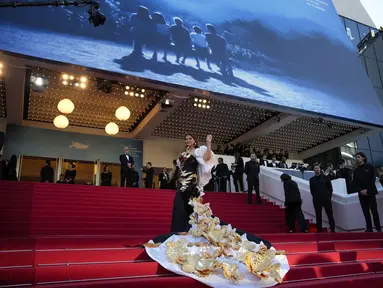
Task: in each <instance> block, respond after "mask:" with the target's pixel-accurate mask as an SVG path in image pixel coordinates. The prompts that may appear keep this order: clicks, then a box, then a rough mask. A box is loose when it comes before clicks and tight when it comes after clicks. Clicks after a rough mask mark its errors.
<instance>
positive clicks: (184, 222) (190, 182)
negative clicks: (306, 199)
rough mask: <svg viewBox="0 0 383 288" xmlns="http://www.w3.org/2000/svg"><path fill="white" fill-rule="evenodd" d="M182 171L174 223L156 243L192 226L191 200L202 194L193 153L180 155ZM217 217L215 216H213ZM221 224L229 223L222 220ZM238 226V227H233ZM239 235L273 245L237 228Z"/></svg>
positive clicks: (179, 179) (174, 206)
mask: <svg viewBox="0 0 383 288" xmlns="http://www.w3.org/2000/svg"><path fill="white" fill-rule="evenodd" d="M179 162H180V172H179V175H178V177H179V178H178V187H177V191H176V195H175V197H174V202H173V215H172V223H171V228H170V231H171V233H169V234H164V235H160V236H157V237H156V238H154V239H153V241H154V243H163V242H165V241H166V240H167V239H168V238H169V237H171V236H173V235H174V234H177V233H181V232H188V231H189V229H190V228H191V226H190V224H189V219H190V215H191V214H192V213H193V207H192V206H191V205H189V200H190V199H191V198H194V197H198V196H199V195H200V191H199V189H198V188H197V183H198V165H200V164H199V163H198V161H197V159H196V157H194V156H193V155H192V154H190V153H187V152H184V153H182V154H181V155H180V157H179ZM212 217H215V216H212ZM220 225H221V226H224V225H228V224H227V223H225V222H223V221H221V222H220ZM233 228H236V227H233ZM236 232H237V233H238V234H239V235H241V236H242V235H243V234H245V233H246V236H247V239H248V240H249V241H252V242H255V243H257V244H259V243H261V242H263V244H264V245H266V246H267V247H268V248H270V247H271V246H272V245H271V243H270V242H269V241H266V240H263V239H261V238H259V237H257V236H255V235H252V234H249V233H247V232H245V231H241V230H238V229H236Z"/></svg>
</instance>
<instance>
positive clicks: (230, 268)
mask: <svg viewBox="0 0 383 288" xmlns="http://www.w3.org/2000/svg"><path fill="white" fill-rule="evenodd" d="M222 269H223V276H225V278H226V279H228V280H230V281H231V282H233V283H234V284H238V283H239V281H241V280H242V279H243V278H244V276H243V275H242V274H241V273H240V272H239V269H238V265H237V264H232V265H230V264H228V263H223V264H222Z"/></svg>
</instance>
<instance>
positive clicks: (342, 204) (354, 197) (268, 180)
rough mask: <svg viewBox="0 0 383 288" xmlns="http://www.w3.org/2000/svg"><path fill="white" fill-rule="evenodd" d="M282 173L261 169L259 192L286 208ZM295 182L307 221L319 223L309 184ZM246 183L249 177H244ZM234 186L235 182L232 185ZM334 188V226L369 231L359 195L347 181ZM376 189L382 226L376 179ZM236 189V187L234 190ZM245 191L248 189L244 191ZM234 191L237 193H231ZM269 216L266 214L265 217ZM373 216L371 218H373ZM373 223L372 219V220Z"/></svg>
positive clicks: (229, 160)
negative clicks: (349, 190) (347, 184)
mask: <svg viewBox="0 0 383 288" xmlns="http://www.w3.org/2000/svg"><path fill="white" fill-rule="evenodd" d="M220 157H222V158H223V159H224V162H225V163H226V164H228V166H229V167H230V164H231V163H232V162H233V161H234V159H233V158H234V157H232V156H220ZM243 160H244V161H245V163H246V161H249V158H243ZM282 173H283V172H281V171H279V170H277V169H274V168H268V167H261V173H260V190H261V194H262V196H263V197H264V198H266V199H268V200H270V201H272V202H275V203H276V204H277V205H281V206H283V203H284V201H285V194H284V190H283V186H282V182H281V180H280V176H281V175H282ZM292 178H293V180H294V181H295V182H297V183H298V186H299V190H300V192H301V197H302V200H303V204H302V211H303V213H304V214H305V217H306V219H309V220H312V222H313V223H316V219H315V211H314V207H313V202H312V196H311V193H310V187H309V181H307V180H304V179H301V178H298V177H294V176H292ZM244 180H246V175H245V177H244ZM244 182H245V183H244V184H245V188H247V185H246V181H244ZM230 184H231V186H232V183H230ZM332 185H333V188H334V192H333V196H332V207H333V211H334V218H335V224H336V226H337V228H338V229H339V230H343V231H352V230H363V229H365V228H366V222H365V220H364V216H363V212H362V208H361V207H360V204H359V198H358V194H357V193H354V194H347V188H346V182H345V180H344V179H336V180H333V181H332ZM376 186H377V188H378V191H379V194H378V195H377V202H378V211H379V214H380V222H381V223H383V187H382V185H381V184H380V183H379V181H378V180H377V182H376ZM232 188H234V187H232ZM245 190H246V189H245ZM231 191H235V190H233V189H232V190H231ZM265 217H267V215H265ZM371 217H372V216H371ZM322 218H323V225H324V226H327V227H328V219H327V215H326V213H325V212H324V211H323V217H322ZM371 220H372V219H371Z"/></svg>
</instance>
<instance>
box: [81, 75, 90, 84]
mask: <svg viewBox="0 0 383 288" xmlns="http://www.w3.org/2000/svg"><path fill="white" fill-rule="evenodd" d="M87 81H88V79H86V77H84V76H82V77H81V78H80V82H81V83H86V82H87Z"/></svg>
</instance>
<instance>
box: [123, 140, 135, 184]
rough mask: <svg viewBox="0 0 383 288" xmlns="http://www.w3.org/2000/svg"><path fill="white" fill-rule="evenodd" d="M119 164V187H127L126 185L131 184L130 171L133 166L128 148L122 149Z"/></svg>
mask: <svg viewBox="0 0 383 288" xmlns="http://www.w3.org/2000/svg"><path fill="white" fill-rule="evenodd" d="M120 163H121V169H120V173H121V183H120V187H126V186H129V185H128V184H129V183H131V181H130V179H129V178H130V177H131V173H130V172H131V170H132V165H133V164H134V159H133V157H132V156H130V155H129V147H127V146H125V147H124V154H121V155H120Z"/></svg>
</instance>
